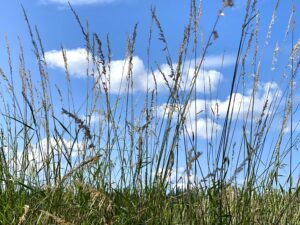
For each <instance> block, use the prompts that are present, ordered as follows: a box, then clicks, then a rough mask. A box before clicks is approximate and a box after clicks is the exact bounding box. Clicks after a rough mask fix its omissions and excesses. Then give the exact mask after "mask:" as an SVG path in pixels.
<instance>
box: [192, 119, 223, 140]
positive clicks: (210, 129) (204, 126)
mask: <svg viewBox="0 0 300 225" xmlns="http://www.w3.org/2000/svg"><path fill="white" fill-rule="evenodd" d="M196 129H197V136H198V137H200V138H202V139H210V138H212V137H214V135H215V134H216V133H217V132H218V131H220V130H221V129H222V127H221V126H220V125H219V124H217V123H215V122H214V121H212V120H211V119H203V118H199V119H197V120H196V121H192V122H191V123H190V124H187V132H188V134H189V135H192V134H196Z"/></svg>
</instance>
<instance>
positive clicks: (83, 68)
mask: <svg viewBox="0 0 300 225" xmlns="http://www.w3.org/2000/svg"><path fill="white" fill-rule="evenodd" d="M66 56H67V63H68V70H69V73H70V74H71V75H73V76H77V77H83V76H86V72H87V68H88V62H87V56H88V55H87V52H86V50H85V49H83V48H77V49H72V50H66ZM45 57H46V61H47V64H48V66H50V67H51V68H59V69H62V70H65V63H64V59H63V54H62V51H57V50H52V51H48V52H46V53H45Z"/></svg>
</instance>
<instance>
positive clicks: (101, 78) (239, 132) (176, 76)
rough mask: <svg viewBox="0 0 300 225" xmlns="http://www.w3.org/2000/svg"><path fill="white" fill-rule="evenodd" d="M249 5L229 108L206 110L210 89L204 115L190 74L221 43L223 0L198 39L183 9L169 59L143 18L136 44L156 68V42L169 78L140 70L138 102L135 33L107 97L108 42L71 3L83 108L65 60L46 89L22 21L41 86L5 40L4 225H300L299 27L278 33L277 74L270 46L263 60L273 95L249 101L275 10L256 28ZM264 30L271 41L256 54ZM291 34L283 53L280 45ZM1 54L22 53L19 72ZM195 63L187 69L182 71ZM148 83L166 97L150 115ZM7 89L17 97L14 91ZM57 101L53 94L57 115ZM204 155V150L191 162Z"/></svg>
mask: <svg viewBox="0 0 300 225" xmlns="http://www.w3.org/2000/svg"><path fill="white" fill-rule="evenodd" d="M245 2H247V4H246V6H245V15H244V20H243V21H244V23H243V26H242V27H240V28H237V29H240V41H239V42H237V43H235V44H236V49H237V51H236V52H235V62H234V67H233V68H234V69H233V71H232V73H231V74H230V77H229V78H228V79H229V80H230V88H229V89H228V90H226V92H227V95H228V96H229V98H228V101H227V103H226V104H225V110H224V104H223V105H222V107H223V108H221V105H220V104H219V102H217V101H213V100H212V93H211V91H210V86H207V87H204V89H205V90H206V91H205V94H204V96H205V98H204V100H203V101H204V106H205V109H204V111H203V112H202V111H201V112H199V108H198V107H199V105H198V104H199V102H197V101H195V99H196V93H197V88H198V87H199V84H197V82H198V81H199V79H198V76H201V75H202V74H203V73H202V72H201V71H202V69H203V63H204V61H205V58H206V57H207V55H208V52H209V49H210V47H211V46H212V45H214V42H215V41H217V39H218V37H219V35H222V34H220V33H218V24H219V22H220V20H222V17H223V14H224V11H225V10H231V7H232V6H233V1H229V0H225V1H223V8H221V9H220V10H216V18H215V23H214V25H213V27H211V32H210V34H209V36H208V39H207V40H206V41H203V40H201V35H200V33H201V32H200V31H201V27H199V20H200V19H201V10H202V6H201V2H198V1H195V0H191V1H190V2H189V4H190V12H189V15H187V24H186V28H185V30H184V32H183V33H182V43H181V45H180V46H178V55H177V56H176V57H175V58H174V57H172V56H171V54H170V49H169V46H168V40H167V39H166V36H165V33H164V28H163V27H164V26H163V24H162V23H161V22H160V20H159V15H158V14H157V13H156V10H155V8H152V9H151V10H150V11H149V14H150V16H151V18H152V23H151V25H150V26H149V42H148V43H145V45H147V46H148V57H149V58H150V57H152V58H153V57H155V56H153V55H151V46H152V44H154V43H157V42H155V41H157V40H159V44H160V45H162V46H163V47H162V52H161V54H162V55H164V56H165V62H164V63H165V65H166V67H167V69H166V70H164V69H163V68H159V66H158V65H157V67H158V68H153V69H152V67H151V66H150V65H148V68H147V69H148V74H147V75H149V76H148V77H147V87H149V88H148V89H147V90H148V91H147V92H146V93H145V94H143V95H138V96H137V95H136V94H135V90H134V81H135V79H134V72H133V71H134V65H135V64H134V60H135V43H136V38H137V35H138V26H136V27H134V28H133V31H132V34H131V35H129V37H128V41H127V52H126V61H125V63H124V72H123V73H124V74H123V76H124V79H123V84H122V87H120V91H119V93H112V92H111V89H112V88H111V80H112V79H114V78H113V77H111V76H110V75H111V62H112V47H111V45H113V43H110V41H109V40H110V39H109V37H107V39H105V40H101V39H100V38H99V37H98V35H97V34H94V33H90V32H89V29H88V26H86V25H85V23H82V21H81V19H80V16H79V15H78V14H77V13H76V11H75V10H74V9H73V7H72V6H71V5H70V10H71V12H72V13H73V15H74V18H75V20H76V21H77V23H78V27H79V28H80V30H81V33H82V36H83V39H84V41H85V46H84V48H85V51H86V53H87V54H86V60H87V62H88V64H89V67H88V68H87V76H86V77H87V78H86V84H87V88H86V93H84V95H85V96H86V99H85V102H84V104H83V105H78V104H77V103H76V99H74V96H73V95H74V90H73V89H72V82H71V78H70V72H69V65H68V57H67V51H66V50H65V49H64V48H62V49H61V54H62V55H63V59H64V67H65V78H64V79H65V83H66V86H55V87H54V86H53V84H51V83H50V79H49V76H50V74H49V73H48V64H47V57H46V54H45V51H44V47H43V43H42V38H41V37H40V34H39V32H38V29H36V28H35V27H33V26H31V22H30V19H29V18H30V13H28V15H27V12H26V10H25V9H23V12H24V24H25V25H27V26H28V30H29V36H30V38H31V42H32V48H33V53H34V56H35V57H36V62H37V68H38V71H39V74H38V76H37V74H31V72H30V68H26V66H25V65H26V64H25V57H24V52H23V47H22V43H21V42H19V43H10V42H9V40H7V39H6V49H7V58H8V67H7V68H8V70H7V71H4V69H1V68H0V76H1V80H0V83H1V91H0V98H1V115H2V116H1V120H0V121H1V127H0V128H1V131H0V162H1V164H0V165H1V166H0V187H1V188H0V224H19V225H21V224H61V225H67V224H68V225H70V224H86V225H89V224H107V225H109V224H220V225H221V224H282V225H285V224H300V193H299V191H300V186H299V181H300V180H299V179H298V172H299V168H298V164H299V162H300V160H299V159H297V158H299V152H298V149H297V146H299V135H298V133H299V132H297V125H298V121H297V119H296V117H297V116H296V115H297V113H298V111H297V109H298V102H299V101H298V98H297V82H298V77H297V74H298V68H299V65H300V61H299V48H300V39H297V38H296V37H297V34H296V33H295V34H294V30H295V26H296V25H297V23H296V22H298V21H296V18H295V15H294V14H295V11H291V16H290V20H289V21H288V24H287V27H282V30H283V31H286V37H285V41H283V43H282V44H281V48H284V47H286V48H287V49H289V57H288V58H286V59H285V63H286V65H287V66H286V67H285V68H278V66H279V64H277V63H276V62H277V60H276V59H277V58H278V57H279V56H278V55H279V51H278V46H277V45H276V46H275V48H274V51H273V52H272V53H268V54H272V55H273V60H272V65H271V66H272V67H274V68H275V67H276V69H277V70H279V71H280V70H281V69H282V70H284V72H283V73H282V74H283V75H282V78H278V79H277V78H276V79H277V80H279V82H281V85H280V87H277V86H276V85H275V84H274V83H269V86H264V87H263V88H265V93H266V94H265V95H264V96H262V97H260V98H259V99H258V95H259V93H258V92H259V90H260V89H261V88H262V83H261V82H260V80H261V78H262V76H263V74H261V72H260V70H261V68H263V67H268V66H269V64H268V62H265V61H264V57H262V56H263V51H264V45H266V43H268V42H269V41H270V40H271V39H272V28H273V26H274V24H275V23H276V22H277V21H276V13H277V6H276V7H275V8H274V10H273V16H272V18H271V21H270V23H269V26H268V27H262V26H260V13H259V9H258V8H257V2H256V0H248V1H245ZM275 2H276V1H275ZM278 3H279V1H278V2H277V4H278ZM187 4H188V2H187ZM283 4H285V2H284V3H283ZM261 30H265V32H266V34H267V35H266V37H265V38H263V42H261V41H260V40H262V38H261V37H260V36H259V35H260V31H261ZM41 36H42V34H41ZM287 36H288V38H292V43H293V45H292V46H287V45H288V44H287V42H286V39H287ZM10 44H13V45H19V49H20V52H19V62H17V63H18V64H17V65H19V68H13V65H14V64H15V63H14V62H12V61H11V51H10ZM265 54H266V53H265ZM191 56H193V57H192V59H193V60H194V61H195V63H194V64H191V63H189V62H191V61H193V60H190V61H189V60H188V59H190V58H191ZM224 60H226V56H225V55H224ZM174 62H176V63H174ZM0 66H1V65H0ZM154 70H156V71H157V70H158V71H159V73H155V72H154ZM17 71H18V74H17ZM165 71H168V74H166V73H165ZM246 74H253V76H246ZM33 76H37V77H38V79H39V82H35V81H34V80H35V79H33ZM158 79H160V80H163V82H164V89H165V90H167V97H165V99H167V100H166V103H165V104H164V105H161V104H160V103H159V102H160V101H159V100H160V98H161V97H160V92H159V91H158V86H157V82H158ZM16 80H18V82H20V83H21V87H22V90H19V89H17V88H16V87H15V84H14V82H16ZM150 80H151V81H150ZM274 80H275V79H274ZM200 81H201V80H200ZM205 83H206V82H205ZM246 83H247V84H251V86H252V92H251V93H250V94H248V95H246V94H245V95H243V96H244V97H241V95H238V94H237V93H245V92H246V89H245V87H244V85H245V84H246ZM207 84H210V83H209V82H207ZM204 86H205V85H204ZM122 88H123V89H124V90H123V89H122ZM62 90H67V95H63V94H61V93H62ZM54 92H55V94H54ZM219 92H220V90H219ZM20 93H21V94H20ZM53 96H59V101H60V105H59V104H54V99H53V98H54V97H53ZM141 96H142V97H141ZM245 96H246V97H245ZM56 102H57V101H56ZM137 105H138V106H137ZM258 105H259V106H260V107H258ZM221 110H223V111H222V112H221ZM82 111H83V112H84V116H82V114H81V112H82ZM79 112H80V113H79ZM201 113H202V114H201ZM221 113H223V115H224V117H220V114H221ZM199 114H201V115H203V117H202V118H204V119H203V121H204V123H205V124H206V126H205V127H206V129H205V130H200V131H199V130H197V126H200V125H199V124H198V123H197V121H196V120H195V122H193V124H191V122H190V120H191V118H197V116H198V115H199ZM240 117H241V118H242V119H239V118H240ZM274 126H276V129H275V131H274ZM190 127H193V128H195V129H194V130H193V129H190ZM197 132H202V133H201V136H202V137H203V136H204V137H206V139H205V141H203V140H199V138H197V137H198V136H199V134H197ZM201 141H202V142H203V143H202V144H201V143H200V142H201ZM200 145H201V146H202V147H203V146H206V149H205V148H204V149H203V148H201V151H200V150H199V149H200V148H199V146H200ZM295 162H296V163H295Z"/></svg>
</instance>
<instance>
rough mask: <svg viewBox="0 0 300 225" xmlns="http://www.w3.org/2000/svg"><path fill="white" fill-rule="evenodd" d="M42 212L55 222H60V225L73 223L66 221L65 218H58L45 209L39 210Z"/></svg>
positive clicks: (71, 224)
mask: <svg viewBox="0 0 300 225" xmlns="http://www.w3.org/2000/svg"><path fill="white" fill-rule="evenodd" d="M40 211H41V212H42V213H44V214H45V215H46V216H47V217H50V218H52V219H53V220H54V221H55V222H56V223H58V224H60V225H74V224H73V223H70V222H67V221H66V220H65V219H63V218H60V217H58V216H56V215H54V214H52V213H49V212H47V211H44V210H40Z"/></svg>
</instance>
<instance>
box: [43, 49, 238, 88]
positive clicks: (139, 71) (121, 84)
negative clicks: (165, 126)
mask: <svg viewBox="0 0 300 225" xmlns="http://www.w3.org/2000/svg"><path fill="white" fill-rule="evenodd" d="M45 56H46V60H47V63H48V65H49V67H51V68H59V69H61V70H64V69H65V65H64V60H63V54H62V52H61V51H57V50H52V51H48V52H46V54H45ZM66 56H67V62H68V69H69V73H70V75H72V76H74V77H78V78H81V77H85V76H86V71H87V68H88V66H90V68H89V69H91V68H92V66H91V65H88V63H87V60H86V59H87V56H89V57H90V58H91V55H88V54H87V52H86V50H85V49H83V48H77V49H71V50H66ZM128 61H129V60H128V59H122V60H113V61H112V62H111V65H110V68H111V73H110V75H111V79H110V88H111V89H110V91H111V93H123V92H125V91H126V87H127V85H126V84H127V80H126V78H127V73H128V68H129V62H128ZM224 62H225V63H224ZM224 62H223V63H224V66H229V65H231V64H232V63H233V61H232V57H231V56H229V57H228V59H227V60H224ZM221 64H222V58H221V56H211V57H207V59H206V60H205V65H206V66H205V68H213V67H215V68H218V67H220V66H221ZM132 65H133V67H132V79H133V90H134V91H141V92H146V91H147V88H148V89H149V90H153V89H154V88H157V90H158V91H159V92H164V91H165V92H167V91H168V87H167V86H168V85H169V86H170V87H171V86H172V85H173V82H174V81H173V79H172V78H171V77H170V75H171V69H170V67H169V65H167V64H162V65H160V66H159V69H158V68H157V69H155V70H154V71H153V74H148V73H147V68H146V66H145V64H144V62H143V61H142V59H141V58H139V57H138V56H134V57H133V59H132ZM176 66H177V65H176V64H174V65H173V67H174V68H176ZM193 67H194V66H193V65H192V61H186V62H185V63H184V65H183V70H182V79H181V82H180V87H181V90H189V89H190V84H191V82H192V81H193V79H194V69H192V68H193ZM222 78H223V76H222V74H221V73H220V72H218V71H216V70H213V69H210V70H202V69H201V70H200V72H199V74H198V76H197V79H196V85H195V87H196V89H197V92H199V93H204V92H208V91H209V90H211V91H214V90H215V89H216V88H217V86H218V83H219V82H220V80H222ZM154 79H155V80H154ZM147 80H148V82H147ZM167 83H168V84H167Z"/></svg>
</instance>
